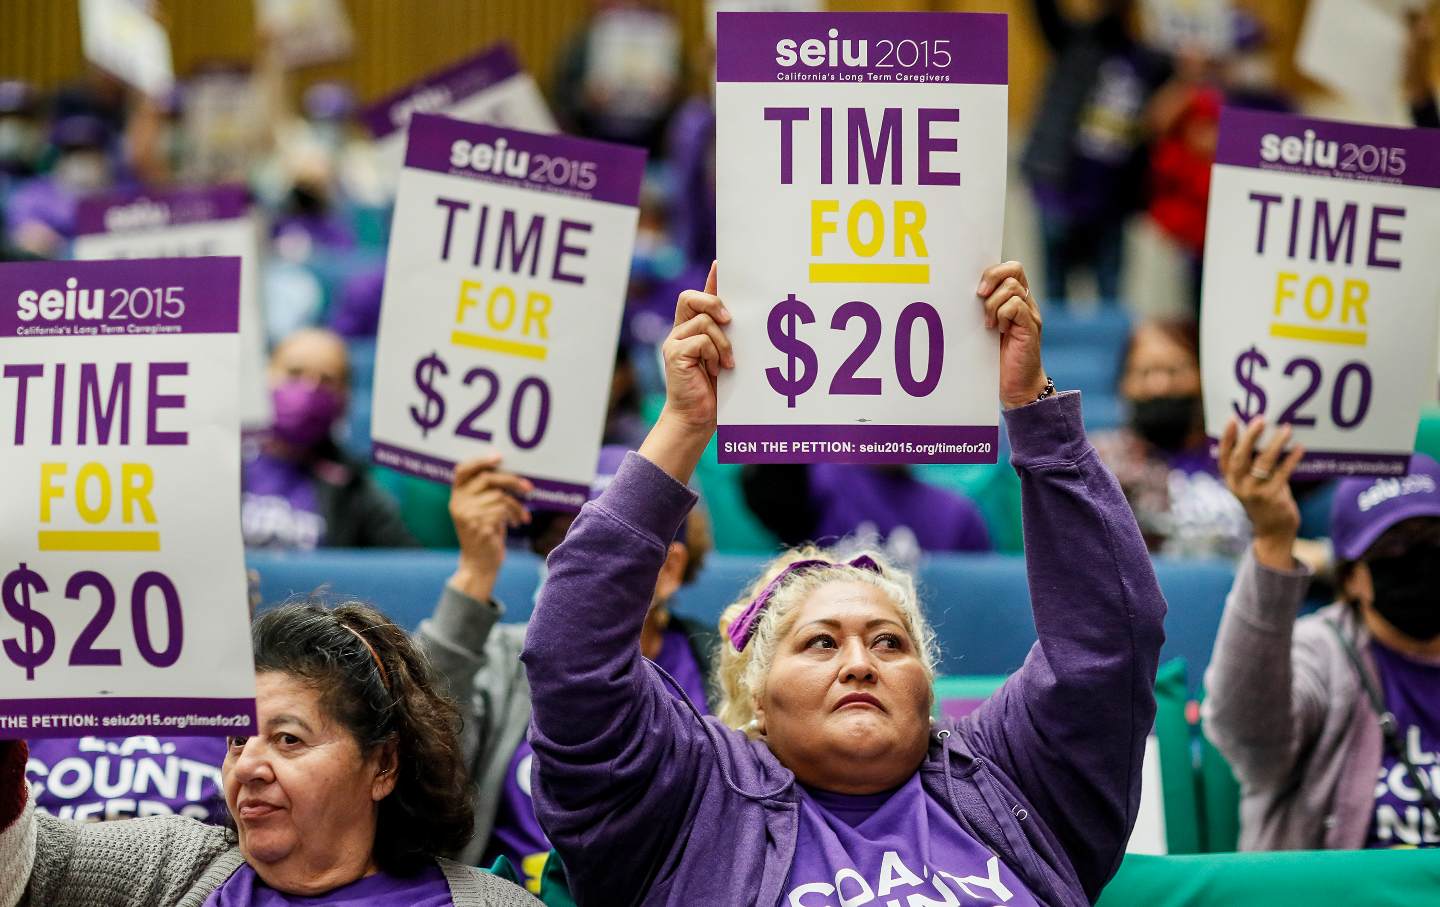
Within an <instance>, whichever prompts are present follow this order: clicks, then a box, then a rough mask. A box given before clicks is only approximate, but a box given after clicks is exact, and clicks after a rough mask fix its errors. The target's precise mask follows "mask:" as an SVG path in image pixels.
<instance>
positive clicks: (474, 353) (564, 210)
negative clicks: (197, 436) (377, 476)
mask: <svg viewBox="0 0 1440 907" xmlns="http://www.w3.org/2000/svg"><path fill="white" fill-rule="evenodd" d="M644 169H645V153H644V152H643V151H641V150H640V149H638V148H630V147H625V146H620V145H611V144H607V143H604V142H594V141H587V140H582V139H576V138H569V137H566V136H548V135H534V134H532V133H527V132H519V131H516V130H513V129H502V128H500V127H497V126H485V125H480V124H477V123H464V122H461V121H459V120H452V119H448V118H445V117H438V116H429V115H424V114H421V115H417V116H416V117H415V119H414V120H413V121H412V122H411V124H410V140H409V145H408V147H407V150H406V155H405V169H404V171H402V173H401V176H400V194H399V197H398V198H397V199H396V203H395V225H394V229H393V230H391V232H390V251H389V257H388V259H387V261H386V266H385V268H386V271H385V273H386V277H385V298H384V302H383V303H382V305H381V309H380V332H379V348H378V350H377V353H376V362H375V397H374V410H373V416H372V422H371V435H372V437H373V439H374V451H375V462H377V463H379V464H381V465H383V466H389V467H391V468H394V469H398V470H401V471H402V472H408V473H411V474H413V475H418V476H422V477H424V478H429V479H434V480H436V481H440V482H448V481H450V479H451V476H452V474H453V471H454V468H455V465H456V464H457V463H459V462H461V461H463V460H466V459H469V458H471V457H476V456H481V455H484V454H487V453H489V452H491V451H499V452H500V453H501V454H502V456H503V457H504V466H505V468H506V469H507V470H509V471H511V472H516V473H520V474H522V475H524V476H526V477H528V478H530V479H531V480H532V481H533V482H534V483H535V486H536V490H535V494H534V496H533V497H532V499H531V502H530V503H531V505H532V506H535V507H542V508H550V509H569V510H576V509H579V507H580V505H581V504H583V503H584V502H585V496H586V492H587V491H588V489H589V487H590V480H591V479H592V478H594V475H595V462H596V459H597V458H598V456H599V452H600V437H601V433H602V431H603V429H604V421H605V413H606V409H607V407H608V402H609V393H610V373H611V370H612V368H613V366H614V362H615V344H616V341H617V339H618V337H619V332H620V316H621V312H622V310H623V308H624V305H625V291H626V286H627V283H628V280H629V274H630V252H631V248H632V246H633V245H634V242H635V225H636V220H637V218H638V209H637V205H638V203H639V198H640V181H641V178H642V176H643V174H644Z"/></svg>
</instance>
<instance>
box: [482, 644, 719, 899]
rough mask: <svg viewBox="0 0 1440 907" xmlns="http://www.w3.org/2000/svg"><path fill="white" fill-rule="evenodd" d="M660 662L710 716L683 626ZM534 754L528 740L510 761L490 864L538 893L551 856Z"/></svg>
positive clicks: (488, 853) (658, 657)
mask: <svg viewBox="0 0 1440 907" xmlns="http://www.w3.org/2000/svg"><path fill="white" fill-rule="evenodd" d="M655 664H657V665H659V666H660V667H661V668H663V669H664V670H665V673H667V674H669V675H670V676H671V677H673V678H675V681H676V682H677V683H679V684H680V687H681V688H682V689H684V690H685V695H687V696H689V697H690V701H691V702H692V703H694V705H695V708H697V709H699V710H700V714H702V715H708V714H710V709H709V708H708V707H707V706H706V703H705V678H704V676H703V675H702V674H701V673H700V663H699V662H697V661H696V660H695V653H694V652H693V651H691V649H690V640H689V638H687V637H686V636H685V634H684V632H682V631H681V630H680V629H678V628H671V629H669V630H666V631H665V635H664V637H663V639H662V641H661V643H660V652H659V654H657V655H656V657H655ZM534 756H535V751H534V750H532V749H531V748H530V741H529V740H528V739H527V740H521V741H520V745H519V746H518V747H516V749H515V755H514V756H511V757H510V768H509V770H508V771H507V772H506V774H505V786H504V788H502V790H501V793H500V805H499V806H498V807H497V808H496V810H495V828H494V831H492V832H491V834H490V847H489V848H488V849H487V850H486V851H485V857H484V863H485V865H487V866H488V865H490V864H491V863H493V862H494V861H495V858H496V857H499V856H504V857H505V858H506V859H508V860H509V861H510V863H511V865H513V866H514V867H515V871H516V872H517V873H519V875H520V877H521V880H522V882H523V883H524V884H525V886H526V887H527V888H528V889H529V890H530V891H531V892H532V893H536V894H538V893H539V891H540V874H541V873H542V872H543V871H544V869H545V858H546V857H547V856H549V854H550V839H549V838H547V837H546V836H545V830H544V829H543V828H541V827H540V821H539V820H538V819H536V818H535V805H534V803H533V802H532V801H531V799H530V766H531V763H532V761H533V759H534Z"/></svg>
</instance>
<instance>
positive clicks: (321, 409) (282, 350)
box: [240, 328, 415, 550]
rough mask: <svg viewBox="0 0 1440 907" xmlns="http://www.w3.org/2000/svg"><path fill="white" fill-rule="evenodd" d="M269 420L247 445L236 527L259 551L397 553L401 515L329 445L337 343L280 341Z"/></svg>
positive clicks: (308, 337) (341, 387)
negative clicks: (369, 550)
mask: <svg viewBox="0 0 1440 907" xmlns="http://www.w3.org/2000/svg"><path fill="white" fill-rule="evenodd" d="M267 377H268V379H269V382H270V395H271V402H272V403H273V407H274V413H275V415H274V419H273V422H272V423H271V426H270V430H269V431H268V432H266V433H265V434H264V435H262V436H260V437H258V438H252V439H247V441H246V442H245V451H244V457H243V462H242V467H243V470H242V482H241V485H242V490H243V491H242V493H243V498H242V503H241V510H240V514H241V523H242V526H243V532H244V537H245V544H246V545H247V546H251V547H257V548H294V549H302V550H304V549H311V548H317V547H326V548H372V547H380V548H402V547H410V546H413V545H414V544H415V541H414V539H413V538H412V537H411V535H410V533H409V532H408V531H407V530H406V529H405V526H404V523H403V522H402V521H401V519H400V512H399V509H398V508H397V507H396V506H395V504H394V503H393V502H392V501H391V500H390V498H389V497H388V496H386V494H385V493H384V492H383V491H382V490H381V489H380V487H379V486H378V485H376V484H375V483H374V482H373V481H372V480H371V479H370V477H369V475H368V474H367V473H366V471H365V468H364V466H363V465H362V464H360V463H358V462H356V461H354V460H353V459H351V458H350V457H348V456H346V455H345V453H344V452H343V451H341V449H340V447H339V445H338V444H336V443H335V440H334V438H333V437H332V432H333V431H334V428H335V425H336V423H338V422H339V421H340V418H341V417H342V416H343V415H344V414H345V407H346V405H347V403H348V400H349V383H350V364H349V358H348V356H347V354H346V350H345V342H344V341H343V340H341V339H340V337H339V336H338V335H336V334H335V333H333V332H332V331H327V330H323V329H320V328H304V329H302V330H299V331H296V332H295V333H293V334H291V335H290V336H289V337H287V338H285V339H284V340H283V341H281V342H280V343H279V344H278V345H277V346H276V347H275V352H274V353H273V354H272V355H271V357H270V368H269V372H268V376H267Z"/></svg>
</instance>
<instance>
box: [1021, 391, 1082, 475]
mask: <svg viewBox="0 0 1440 907" xmlns="http://www.w3.org/2000/svg"><path fill="white" fill-rule="evenodd" d="M1005 430H1006V432H1007V433H1008V434H1009V435H1010V463H1011V465H1013V466H1017V467H1025V466H1040V465H1044V464H1047V463H1073V462H1075V461H1076V460H1078V459H1080V458H1081V457H1082V456H1084V454H1085V452H1086V451H1087V450H1089V449H1090V442H1089V441H1088V440H1086V438H1085V424H1084V421H1083V420H1082V419H1081V416H1080V392H1079V391H1065V392H1064V393H1059V394H1055V395H1054V396H1051V397H1046V398H1045V399H1044V400H1037V401H1035V402H1034V403H1028V404H1026V405H1025V406H1017V407H1016V408H1015V409H1008V410H1006V411H1005Z"/></svg>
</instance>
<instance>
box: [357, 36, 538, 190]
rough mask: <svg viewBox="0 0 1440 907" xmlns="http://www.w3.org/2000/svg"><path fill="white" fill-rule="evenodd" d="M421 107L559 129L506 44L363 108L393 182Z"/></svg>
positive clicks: (484, 120) (514, 126)
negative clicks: (407, 129)
mask: <svg viewBox="0 0 1440 907" xmlns="http://www.w3.org/2000/svg"><path fill="white" fill-rule="evenodd" d="M417 113H439V114H444V115H445V116H447V117H451V118H452V119H456V120H466V121H468V122H471V123H490V124H492V125H495V126H505V127H508V128H510V129H522V130H524V131H526V132H546V133H549V132H558V131H559V127H558V126H557V125H556V124H555V118H554V117H553V116H552V115H551V114H550V108H549V107H548V106H547V105H546V104H545V98H544V96H543V95H541V94H540V87H539V86H538V85H536V84H535V80H534V79H533V78H531V76H530V74H529V73H528V72H525V71H524V70H522V69H521V68H520V64H519V62H517V61H516V59H515V54H514V53H513V52H512V51H511V50H510V47H509V45H506V44H496V45H494V46H492V47H489V48H487V49H486V50H484V51H482V52H480V53H478V54H476V55H475V56H473V57H468V58H466V59H464V60H461V61H460V62H459V63H456V64H454V65H452V66H447V67H446V68H444V69H442V70H440V71H439V72H437V73H434V74H433V75H429V76H426V77H425V78H423V79H420V80H419V81H417V82H414V83H412V84H410V85H407V86H406V87H404V88H402V89H400V90H399V91H397V92H395V93H394V94H392V95H390V96H389V97H386V98H384V99H382V100H380V101H377V102H376V103H374V104H371V105H369V106H368V107H366V108H365V109H364V110H362V111H360V119H361V121H362V122H364V123H365V125H366V127H368V128H369V130H370V132H371V134H372V135H374V136H375V140H376V145H377V146H378V153H379V157H380V166H381V169H382V172H383V173H386V174H392V176H391V177H390V179H391V181H392V183H393V181H394V180H395V179H398V178H399V174H400V168H401V166H402V164H403V163H404V158H405V127H406V126H407V125H409V123H410V118H411V117H412V116H414V115H415V114H417Z"/></svg>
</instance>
